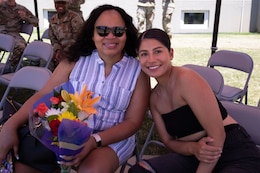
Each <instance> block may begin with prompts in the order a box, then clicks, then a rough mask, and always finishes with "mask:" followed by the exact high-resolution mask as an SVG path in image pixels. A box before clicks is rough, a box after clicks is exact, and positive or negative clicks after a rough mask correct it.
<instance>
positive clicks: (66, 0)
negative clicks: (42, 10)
mask: <svg viewBox="0 0 260 173" xmlns="http://www.w3.org/2000/svg"><path fill="white" fill-rule="evenodd" d="M60 1H63V2H69V0H54V2H60Z"/></svg>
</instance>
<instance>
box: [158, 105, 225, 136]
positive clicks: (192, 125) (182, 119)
mask: <svg viewBox="0 0 260 173" xmlns="http://www.w3.org/2000/svg"><path fill="white" fill-rule="evenodd" d="M218 105H219V109H220V112H221V115H222V119H223V120H224V119H225V118H226V117H227V111H226V109H225V108H224V107H223V105H222V104H221V103H220V102H219V101H218ZM162 119H163V121H164V123H165V126H166V130H167V132H168V133H169V134H170V135H171V136H172V137H174V138H176V139H177V138H181V137H184V136H188V135H191V134H193V133H196V132H199V131H202V130H203V127H202V126H201V125H200V123H199V121H198V120H197V118H196V116H195V115H194V113H193V111H192V110H191V108H190V106H189V105H184V106H182V107H179V108H177V109H175V110H173V111H172V112H169V113H166V114H163V115H162Z"/></svg>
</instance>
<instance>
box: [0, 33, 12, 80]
mask: <svg viewBox="0 0 260 173" xmlns="http://www.w3.org/2000/svg"><path fill="white" fill-rule="evenodd" d="M14 46H15V40H14V38H13V37H12V36H10V35H7V34H0V53H1V58H0V69H1V72H0V75H2V74H3V73H4V72H5V70H6V69H7V68H11V67H10V66H9V67H8V60H9V58H10V57H11V56H12V55H13V51H14ZM6 53H8V55H6Z"/></svg>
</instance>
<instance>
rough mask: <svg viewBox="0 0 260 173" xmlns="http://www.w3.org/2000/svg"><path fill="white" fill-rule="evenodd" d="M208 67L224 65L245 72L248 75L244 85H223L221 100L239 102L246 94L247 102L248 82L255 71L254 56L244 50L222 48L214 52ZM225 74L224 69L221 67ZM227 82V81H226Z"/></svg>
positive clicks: (223, 66) (226, 67)
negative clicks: (243, 51)
mask: <svg viewBox="0 0 260 173" xmlns="http://www.w3.org/2000/svg"><path fill="white" fill-rule="evenodd" d="M207 66H208V67H212V68H215V67H222V68H225V69H227V70H228V69H229V70H230V69H232V70H238V71H239V72H242V73H244V75H246V76H247V77H246V79H245V82H244V86H243V87H239V86H230V85H227V84H225V85H224V87H223V91H222V93H221V94H220V100H225V101H232V102H235V101H236V102H239V103H241V102H242V100H243V98H244V96H245V104H247V96H248V83H249V79H250V77H251V74H252V71H253V66H254V63H253V60H252V58H251V57H250V56H249V55H248V54H246V53H242V52H236V51H229V50H220V51H217V52H216V53H214V54H213V55H212V56H211V57H210V59H209V61H208V64H207ZM219 70H220V71H221V72H222V75H223V76H224V81H225V75H224V74H223V71H222V70H223V69H222V70H221V69H219ZM225 83H226V81H225Z"/></svg>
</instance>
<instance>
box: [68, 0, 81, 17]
mask: <svg viewBox="0 0 260 173" xmlns="http://www.w3.org/2000/svg"><path fill="white" fill-rule="evenodd" d="M69 1H70V2H69V5H68V9H69V10H72V11H75V12H76V13H79V14H80V15H81V16H82V18H83V15H82V11H81V10H80V5H81V4H84V3H85V0H69Z"/></svg>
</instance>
